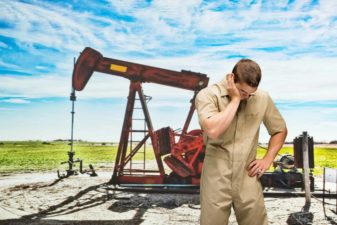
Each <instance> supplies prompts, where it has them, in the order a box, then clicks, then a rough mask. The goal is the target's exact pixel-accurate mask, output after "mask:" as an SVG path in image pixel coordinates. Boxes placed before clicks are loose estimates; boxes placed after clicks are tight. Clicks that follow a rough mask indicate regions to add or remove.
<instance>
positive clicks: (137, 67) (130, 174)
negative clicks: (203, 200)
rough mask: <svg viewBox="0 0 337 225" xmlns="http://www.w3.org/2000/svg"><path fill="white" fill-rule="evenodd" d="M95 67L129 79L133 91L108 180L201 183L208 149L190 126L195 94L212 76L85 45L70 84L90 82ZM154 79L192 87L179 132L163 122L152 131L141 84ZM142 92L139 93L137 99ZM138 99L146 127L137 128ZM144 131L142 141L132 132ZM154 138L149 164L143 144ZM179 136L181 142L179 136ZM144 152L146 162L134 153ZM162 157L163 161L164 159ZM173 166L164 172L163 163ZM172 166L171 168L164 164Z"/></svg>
mask: <svg viewBox="0 0 337 225" xmlns="http://www.w3.org/2000/svg"><path fill="white" fill-rule="evenodd" d="M94 72H101V73H106V74H111V75H115V76H119V77H124V78H126V79H129V80H130V87H129V96H128V101H127V106H126V111H125V116H124V122H123V127H122V131H121V136H120V141H119V146H118V151H117V156H116V161H115V166H114V169H113V175H112V178H111V181H110V183H112V184H121V183H139V184H199V180H200V174H201V168H202V164H203V160H204V154H205V149H204V145H203V135H202V131H201V130H192V131H188V127H189V124H190V122H191V119H192V116H193V112H194V110H195V105H194V98H195V96H196V94H197V93H198V92H199V91H200V90H201V89H203V88H205V87H206V86H207V85H208V81H209V78H208V77H207V75H205V74H201V73H195V72H191V71H185V70H182V71H181V72H177V71H172V70H166V69H161V68H156V67H151V66H146V65H142V64H136V63H132V62H126V61H121V60H117V59H110V58H105V57H103V55H102V54H101V53H100V52H98V51H96V50H94V49H92V48H89V47H86V48H85V49H84V50H83V52H82V53H81V54H80V56H79V58H78V59H77V61H76V64H75V67H74V71H73V79H72V85H73V87H74V89H75V90H77V91H81V90H83V89H84V87H85V86H86V84H87V82H88V81H89V79H90V77H91V75H92V74H93V73H94ZM144 82H150V83H155V84H161V85H166V86H171V87H176V88H182V89H186V90H190V91H193V92H194V95H193V97H192V100H191V106H190V109H189V112H188V115H187V118H186V121H185V123H184V125H183V129H182V131H181V132H180V133H177V132H175V131H173V129H172V128H170V127H165V128H162V129H159V130H157V131H154V130H153V126H152V122H151V118H150V114H149V111H148V108H147V101H148V98H147V97H148V96H145V95H144V94H143V90H142V83H144ZM136 94H138V97H139V98H136ZM138 100H139V101H140V105H141V107H140V108H137V109H141V110H142V112H143V114H144V127H143V128H142V129H137V128H135V126H134V125H135V120H136V119H137V118H133V112H134V109H136V107H135V101H138ZM139 133H141V134H143V137H142V139H141V140H137V141H134V139H133V136H135V135H136V134H138V135H139ZM149 138H150V140H151V143H152V148H153V151H154V156H155V160H156V163H157V169H155V170H153V168H151V169H148V168H147V167H146V165H145V164H146V158H145V155H146V154H145V151H146V148H145V144H146V141H147V140H148V139H149ZM176 140H177V141H176ZM139 154H143V156H144V158H143V162H142V163H141V166H140V167H139V165H138V164H139V160H138V161H137V160H133V157H135V156H136V155H138V156H139ZM162 159H163V160H162ZM163 161H164V162H165V163H166V165H167V166H168V167H169V168H170V169H171V170H172V171H171V172H170V173H169V174H166V173H165V170H164V164H163ZM166 171H168V169H166Z"/></svg>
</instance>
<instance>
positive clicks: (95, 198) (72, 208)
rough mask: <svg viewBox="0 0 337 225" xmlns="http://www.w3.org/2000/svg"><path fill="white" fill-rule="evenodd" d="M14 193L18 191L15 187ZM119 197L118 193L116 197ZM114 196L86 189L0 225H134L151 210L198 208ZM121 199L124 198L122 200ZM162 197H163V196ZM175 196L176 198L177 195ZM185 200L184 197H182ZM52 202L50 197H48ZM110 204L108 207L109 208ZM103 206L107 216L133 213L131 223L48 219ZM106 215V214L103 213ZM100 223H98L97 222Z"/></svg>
mask: <svg viewBox="0 0 337 225" xmlns="http://www.w3.org/2000/svg"><path fill="white" fill-rule="evenodd" d="M56 183H58V181H54V182H53V183H51V184H44V185H39V186H34V187H29V186H28V187H27V186H23V187H22V188H23V189H27V191H29V189H34V190H36V189H41V188H45V187H50V186H53V185H55V184H56ZM15 188H16V189H18V188H19V187H18V186H16V187H15ZM119 194H120V193H119ZM119 194H118V193H116V192H111V190H110V189H109V188H108V186H107V185H106V184H104V183H103V184H99V185H93V186H90V187H87V188H85V189H83V190H81V191H79V192H78V193H77V194H75V195H73V196H68V197H66V192H65V197H66V199H64V200H63V201H62V202H60V203H58V204H55V205H51V206H48V208H46V209H44V210H41V211H39V212H38V213H32V214H29V215H25V216H22V217H21V218H18V219H7V220H0V224H1V225H2V224H6V225H7V224H8V225H21V224H22V225H23V224H39V225H40V224H47V225H48V224H52V225H56V224H81V225H82V224H84V225H89V224H98V225H105V224H117V225H119V224H123V225H128V224H130V225H131V224H132V225H138V224H141V223H142V222H144V219H142V217H143V215H144V214H145V213H146V212H147V211H148V209H154V208H158V207H161V208H166V209H174V208H176V207H180V206H182V205H183V204H188V205H189V207H191V208H194V209H195V207H197V206H196V205H198V204H199V198H195V197H191V198H179V197H177V198H169V197H168V198H156V197H154V195H151V194H144V193H143V194H142V193H130V192H129V193H127V195H125V193H122V196H120V195H119ZM123 195H124V196H123ZM163 195H165V194H163ZM178 196H179V195H178ZM184 196H186V195H184ZM50 198H51V201H52V196H51V197H50ZM110 202H111V205H109V204H110ZM103 204H108V205H107V206H106V207H105V206H104V207H103V209H104V210H105V209H107V210H110V211H111V212H117V213H123V212H127V211H133V212H135V213H133V214H132V215H133V217H132V218H131V219H127V220H123V219H120V218H117V219H116V220H109V218H100V215H99V212H97V214H95V216H93V220H86V219H84V220H81V219H78V220H76V219H77V218H78V217H77V216H76V218H74V220H72V219H71V220H62V219H60V220H58V219H55V218H51V217H56V216H62V215H68V214H73V213H76V212H80V211H82V210H84V209H88V208H93V207H97V206H100V205H103ZM105 213H106V212H105ZM98 218H99V219H101V220H98Z"/></svg>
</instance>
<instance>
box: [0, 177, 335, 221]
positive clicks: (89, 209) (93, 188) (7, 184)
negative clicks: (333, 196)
mask: <svg viewBox="0 0 337 225" xmlns="http://www.w3.org/2000/svg"><path fill="white" fill-rule="evenodd" d="M110 176H111V172H99V176H98V177H89V176H87V175H78V176H73V177H70V178H67V179H62V180H56V174H55V173H43V174H19V175H12V176H2V177H0V193H1V195H0V201H1V202H0V224H20V225H21V224H52V225H56V224H85V225H87V224H99V225H103V224H124V225H126V224H130V225H131V224H132V225H135V224H165V225H170V224H181V225H190V224H199V214H200V205H199V196H198V195H197V194H154V193H151V194H149V193H147V194H146V193H130V192H115V193H112V192H108V191H107V189H106V188H104V186H103V184H104V183H105V182H107V181H108V180H109V179H110ZM265 202H266V206H267V211H268V216H269V222H270V224H273V225H274V224H275V225H276V224H277V225H281V224H287V222H286V221H287V219H288V217H289V215H290V214H291V213H294V212H298V211H300V210H301V208H302V207H303V205H304V198H265ZM330 202H331V203H335V200H331V201H330ZM333 208H334V206H331V207H330V209H333ZM330 209H327V213H328V215H329V216H331V217H332V219H334V220H335V222H334V221H327V220H325V219H324V215H323V207H322V204H321V202H320V201H318V200H315V199H312V204H311V208H310V212H312V213H313V216H314V219H313V224H315V225H317V224H318V225H320V224H322V225H323V224H324V225H328V224H337V223H336V221H337V216H336V215H335V214H334V213H332V212H331V211H330ZM230 224H231V225H234V224H237V223H236V222H235V216H234V213H232V215H231V218H230Z"/></svg>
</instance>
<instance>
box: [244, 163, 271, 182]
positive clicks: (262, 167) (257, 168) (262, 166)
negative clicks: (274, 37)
mask: <svg viewBox="0 0 337 225" xmlns="http://www.w3.org/2000/svg"><path fill="white" fill-rule="evenodd" d="M271 164H272V161H271V162H270V161H269V160H267V159H255V160H254V161H253V162H251V163H250V164H249V165H248V167H247V170H248V175H249V176H251V177H254V176H257V178H260V177H261V176H262V175H263V173H264V172H266V171H267V170H268V169H269V167H270V166H271Z"/></svg>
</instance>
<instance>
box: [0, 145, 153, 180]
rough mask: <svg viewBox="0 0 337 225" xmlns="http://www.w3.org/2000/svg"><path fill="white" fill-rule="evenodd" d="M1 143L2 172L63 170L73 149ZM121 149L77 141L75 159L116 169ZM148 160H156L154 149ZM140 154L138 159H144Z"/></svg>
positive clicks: (0, 168)
mask: <svg viewBox="0 0 337 225" xmlns="http://www.w3.org/2000/svg"><path fill="white" fill-rule="evenodd" d="M1 143H2V144H0V173H2V174H3V173H13V172H33V171H51V170H57V169H58V168H60V169H63V167H65V166H66V165H67V164H64V166H61V165H60V163H61V162H64V161H67V160H68V155H67V152H68V151H69V150H70V146H69V145H68V142H56V141H54V142H41V141H20V142H12V141H11V142H1ZM117 148H118V146H117V145H116V144H113V145H111V143H108V144H107V143H91V142H76V143H74V148H73V150H74V151H75V156H74V160H75V159H77V158H80V159H82V160H83V163H84V165H83V166H84V167H86V168H87V167H88V165H89V164H92V165H93V166H94V168H96V166H97V165H98V167H108V168H110V169H111V168H112V165H113V162H114V161H115V158H116V153H117ZM146 152H147V154H146V157H147V159H149V160H151V159H154V155H153V153H152V151H150V149H149V150H148V151H146ZM140 159H142V158H141V155H136V156H135V158H134V160H140Z"/></svg>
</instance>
